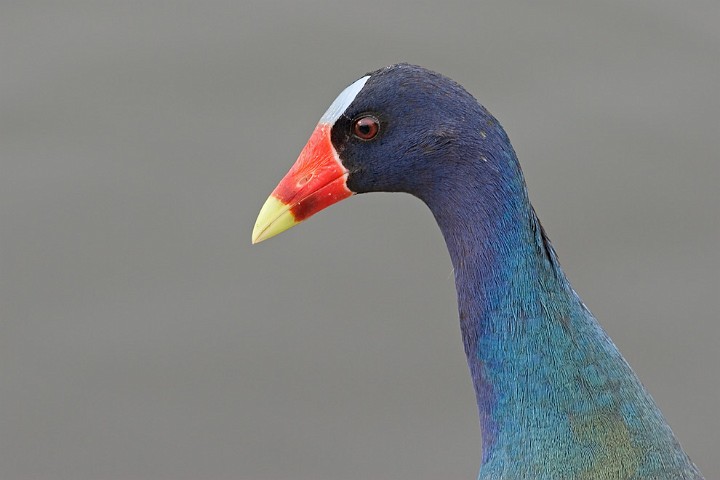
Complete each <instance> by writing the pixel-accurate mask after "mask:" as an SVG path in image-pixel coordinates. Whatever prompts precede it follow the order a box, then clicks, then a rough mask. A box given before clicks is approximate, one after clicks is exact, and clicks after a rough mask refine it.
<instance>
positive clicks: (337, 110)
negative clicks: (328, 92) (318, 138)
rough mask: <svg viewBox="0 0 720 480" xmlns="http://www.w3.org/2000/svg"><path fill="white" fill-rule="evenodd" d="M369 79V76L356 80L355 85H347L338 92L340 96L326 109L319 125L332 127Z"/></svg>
mask: <svg viewBox="0 0 720 480" xmlns="http://www.w3.org/2000/svg"><path fill="white" fill-rule="evenodd" d="M369 78H370V75H366V76H364V77H362V78H361V79H359V80H356V81H355V83H353V84H351V85H349V86H348V87H347V88H346V89H345V90H343V91H342V92H340V95H338V97H337V98H336V99H335V101H334V102H333V103H332V105H330V108H328V109H327V112H325V114H324V115H323V116H322V118H321V119H320V123H328V124H330V125H333V124H334V123H335V120H337V119H338V118H340V115H342V114H343V112H344V111H345V110H347V108H348V107H349V106H350V104H351V103H352V102H353V100H355V97H356V96H357V94H358V93H360V90H362V88H363V87H364V86H365V82H367V81H368V79H369Z"/></svg>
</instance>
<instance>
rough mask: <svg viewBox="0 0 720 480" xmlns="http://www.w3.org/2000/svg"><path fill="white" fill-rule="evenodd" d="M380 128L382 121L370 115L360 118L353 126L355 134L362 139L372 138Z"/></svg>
mask: <svg viewBox="0 0 720 480" xmlns="http://www.w3.org/2000/svg"><path fill="white" fill-rule="evenodd" d="M379 130H380V122H379V121H378V119H377V118H375V117H372V116H370V115H368V116H366V117H360V118H358V119H357V120H355V121H354V122H353V126H352V131H353V135H355V136H356V137H358V138H359V139H361V140H372V139H373V138H375V135H377V134H378V131H379Z"/></svg>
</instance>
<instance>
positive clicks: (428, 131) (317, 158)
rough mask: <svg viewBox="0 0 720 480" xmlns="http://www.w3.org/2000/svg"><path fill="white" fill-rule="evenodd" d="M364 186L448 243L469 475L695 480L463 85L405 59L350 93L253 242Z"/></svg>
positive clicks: (283, 186)
mask: <svg viewBox="0 0 720 480" xmlns="http://www.w3.org/2000/svg"><path fill="white" fill-rule="evenodd" d="M369 192H402V193H409V194H411V195H413V196H415V197H417V198H418V199H420V200H421V201H422V202H424V203H425V204H426V205H427V207H428V208H429V209H430V211H431V212H432V214H433V216H434V218H435V220H436V222H437V224H438V226H439V228H440V230H441V232H442V235H443V237H444V240H445V243H446V246H447V249H448V251H449V253H450V259H451V261H452V265H453V270H454V279H455V286H456V290H457V304H458V312H459V320H460V331H461V334H462V341H463V347H464V351H465V354H466V357H467V363H468V367H469V371H470V375H471V378H472V382H473V386H474V390H475V396H476V400H477V407H478V413H479V424H480V437H481V445H482V446H481V449H480V455H479V456H480V458H479V463H480V467H479V473H478V479H479V480H490V479H514V480H519V479H534V480H538V479H701V478H703V477H702V474H701V473H700V471H699V469H698V468H697V467H696V465H695V464H694V463H693V462H692V460H691V459H690V458H689V457H688V455H687V454H686V453H685V451H684V450H683V449H682V447H681V446H680V444H679V442H678V440H677V439H676V437H675V436H674V434H673V432H672V430H671V429H670V427H669V426H668V423H667V421H666V420H665V418H664V417H663V415H662V413H661V412H660V410H659V409H658V407H657V406H656V404H655V402H654V400H653V399H652V397H651V396H650V394H649V393H648V392H647V390H646V389H645V388H644V387H643V385H642V384H641V383H640V380H639V379H638V377H637V376H636V374H635V373H634V372H633V370H632V369H631V367H630V366H629V364H628V363H627V362H626V361H625V359H624V358H623V356H622V355H621V354H620V352H619V350H618V349H617V347H616V346H615V345H614V343H613V342H612V340H611V339H610V338H609V336H608V335H607V333H606V332H605V331H604V330H603V328H602V327H601V326H600V324H599V323H598V321H597V320H596V319H595V317H594V316H593V314H592V313H591V312H590V311H589V310H588V308H587V307H586V306H585V304H584V303H583V302H582V300H581V299H580V297H579V295H578V294H577V293H576V292H575V290H574V289H573V288H572V286H571V285H570V283H569V281H568V279H567V277H566V275H565V273H564V272H563V270H562V268H561V267H560V263H559V261H558V257H557V254H556V252H555V250H554V249H553V246H552V245H551V243H550V240H549V239H548V236H547V235H546V233H545V230H544V229H543V227H542V225H541V224H540V221H539V220H538V216H537V214H536V213H535V210H534V208H533V206H532V205H531V203H530V201H529V198H528V193H527V187H526V184H525V180H524V177H523V174H522V171H521V169H520V164H519V162H518V158H517V155H516V153H515V151H514V150H513V147H512V145H511V143H510V140H509V138H508V136H507V134H506V132H505V130H504V129H503V127H502V126H501V125H500V123H499V122H498V121H497V120H496V118H495V117H494V116H493V115H491V114H490V113H489V112H488V110H487V109H486V108H485V107H483V106H482V105H481V104H480V103H479V102H478V101H477V100H476V99H475V98H474V97H473V96H472V95H471V94H470V93H469V92H468V91H467V90H466V89H465V88H463V87H462V86H461V85H459V84H458V83H456V82H455V81H453V80H451V79H449V78H448V77H446V76H444V75H441V74H439V73H436V72H433V71H431V70H429V69H426V68H423V67H420V66H417V65H411V64H406V63H400V64H395V65H390V66H387V67H384V68H381V69H378V70H375V71H372V72H369V73H367V74H365V75H363V76H362V77H360V78H359V79H358V80H356V81H355V82H353V83H352V84H350V85H349V86H348V87H347V88H345V89H344V90H343V91H342V92H341V93H340V94H339V95H338V97H337V98H336V99H335V101H333V102H332V104H331V105H330V107H329V108H328V110H327V111H326V112H325V114H324V115H323V116H322V117H321V119H320V121H319V123H318V124H317V126H316V127H315V129H314V131H313V133H312V134H311V136H310V139H309V140H308V142H307V144H306V146H305V147H304V148H303V149H302V151H301V153H300V155H299V157H298V159H297V161H296V162H295V164H294V165H293V166H292V167H291V168H290V170H289V171H288V173H287V175H285V177H283V178H282V180H281V181H280V183H279V184H278V185H277V187H276V188H275V189H274V190H273V191H272V193H271V195H270V197H269V198H268V199H267V201H266V202H265V204H264V205H263V206H262V208H261V210H260V213H259V215H258V218H257V221H256V223H255V226H254V229H253V232H252V242H253V243H258V242H261V241H263V240H266V239H268V238H270V237H273V236H275V235H277V234H279V233H281V232H283V231H285V230H287V229H289V228H290V227H293V226H295V225H297V224H298V223H300V222H302V221H303V220H305V219H307V218H308V217H310V216H312V215H314V214H315V213H317V212H319V211H321V210H323V209H325V208H326V207H328V206H330V205H332V204H334V203H337V202H339V201H341V200H343V199H346V198H348V197H350V196H352V195H355V194H361V193H369Z"/></svg>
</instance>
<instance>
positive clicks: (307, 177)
mask: <svg viewBox="0 0 720 480" xmlns="http://www.w3.org/2000/svg"><path fill="white" fill-rule="evenodd" d="M312 178H313V174H312V173H308V174H307V175H305V176H304V177H303V178H301V179H300V180H298V182H297V186H298V187H302V186H303V185H305V184H306V183H308V182H309V181H310V180H312Z"/></svg>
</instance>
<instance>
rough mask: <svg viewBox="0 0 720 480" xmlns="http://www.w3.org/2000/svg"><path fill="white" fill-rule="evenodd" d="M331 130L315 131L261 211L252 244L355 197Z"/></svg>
mask: <svg viewBox="0 0 720 480" xmlns="http://www.w3.org/2000/svg"><path fill="white" fill-rule="evenodd" d="M331 127H332V126H331V125H329V124H327V123H319V124H318V126H317V127H315V131H314V132H313V134H312V136H311V137H310V140H308V142H307V145H305V148H303V150H302V152H300V156H299V157H298V159H297V161H296V162H295V165H293V166H292V168H291V169H290V171H289V172H288V173H287V174H286V175H285V177H284V178H283V179H282V180H281V181H280V183H279V184H278V186H277V187H275V190H273V192H272V193H271V194H270V197H268V199H267V201H266V202H265V205H263V206H262V208H261V209H260V213H259V214H258V218H257V220H256V221H255V228H253V233H252V243H259V242H262V241H263V240H267V239H268V238H270V237H274V236H275V235H277V234H279V233H282V232H284V231H285V230H287V229H288V228H290V227H294V226H295V225H297V224H298V223H300V222H302V221H303V220H305V219H306V218H309V217H311V216H312V215H314V214H316V213H317V212H319V211H320V210H322V209H324V208H326V207H329V206H330V205H332V204H333V203H337V202H339V201H340V200H343V199H345V198H347V197H349V196H351V195H352V194H353V192H352V191H350V189H348V187H347V183H346V182H347V177H348V170H347V169H346V168H345V167H344V166H343V164H342V162H340V158H339V157H338V155H337V152H336V151H335V147H333V144H332V141H331V140H330V129H331Z"/></svg>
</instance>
